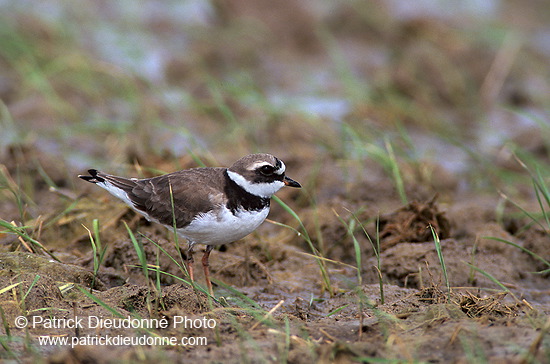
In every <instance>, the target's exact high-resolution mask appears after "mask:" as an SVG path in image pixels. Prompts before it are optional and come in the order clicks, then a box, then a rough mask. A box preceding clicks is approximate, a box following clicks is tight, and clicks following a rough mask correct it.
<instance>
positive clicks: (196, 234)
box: [178, 206, 269, 245]
mask: <svg viewBox="0 0 550 364" xmlns="http://www.w3.org/2000/svg"><path fill="white" fill-rule="evenodd" d="M268 214H269V207H266V208H264V209H263V210H261V211H250V212H249V211H246V210H238V211H237V212H236V214H235V215H233V214H232V213H231V211H230V210H228V209H227V208H225V206H224V207H223V208H222V209H221V210H220V211H219V212H218V213H217V214H216V213H213V212H209V213H206V214H202V215H201V216H200V217H198V218H197V219H195V220H193V222H191V224H189V225H187V226H186V227H185V228H182V229H178V234H179V235H181V236H183V237H184V238H186V239H187V240H189V241H190V242H193V243H200V244H206V245H221V244H226V243H231V242H234V241H236V240H239V239H242V238H244V237H245V236H247V235H248V234H250V233H251V232H253V231H254V230H256V229H257V228H258V226H260V224H261V223H262V222H264V220H265V218H266V217H267V215H268Z"/></svg>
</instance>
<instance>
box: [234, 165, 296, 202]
mask: <svg viewBox="0 0 550 364" xmlns="http://www.w3.org/2000/svg"><path fill="white" fill-rule="evenodd" d="M227 175H228V176H229V178H231V180H233V182H235V183H236V184H238V185H239V186H240V187H242V188H243V189H244V190H245V191H246V192H248V193H250V194H252V195H254V196H258V197H263V198H270V197H271V196H273V195H274V194H275V193H276V192H277V191H279V190H280V189H281V188H283V187H284V185H285V184H284V182H283V181H273V182H271V183H252V182H250V181H247V180H246V179H245V178H244V177H243V176H241V175H240V174H238V173H235V172H233V171H230V170H228V171H227Z"/></svg>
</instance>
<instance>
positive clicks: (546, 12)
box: [0, 0, 550, 218]
mask: <svg viewBox="0 0 550 364" xmlns="http://www.w3.org/2000/svg"><path fill="white" fill-rule="evenodd" d="M0 9H1V11H0V14H1V15H0V99H1V104H0V107H1V118H0V121H1V130H2V132H1V133H0V161H1V162H2V164H3V165H4V167H5V168H6V170H7V172H9V173H8V174H9V175H10V176H11V178H13V180H14V181H15V182H16V184H17V185H19V186H22V187H21V188H23V191H25V192H26V194H27V195H29V196H30V198H29V200H32V199H33V198H34V196H33V195H34V194H36V193H37V192H36V191H35V189H34V188H36V186H37V185H40V184H43V185H44V184H47V185H50V186H52V185H53V186H56V187H66V188H68V189H69V190H74V189H76V190H81V189H82V188H81V186H79V187H76V186H77V185H75V183H77V179H76V177H75V175H76V174H78V173H83V172H84V171H85V169H87V168H90V167H93V168H98V169H102V170H106V171H109V172H111V173H116V174H131V175H138V176H149V175H154V174H158V173H164V172H170V171H173V170H177V169H181V168H185V167H192V166H197V165H230V164H231V163H232V162H233V161H235V160H236V159H238V158H239V157H241V156H242V155H245V154H248V153H251V152H269V153H273V154H275V155H277V156H279V157H280V158H281V159H283V160H284V161H285V162H286V163H287V165H288V166H289V168H288V170H289V174H290V175H291V176H292V177H293V178H295V179H297V180H300V181H301V182H302V183H303V184H305V186H306V191H308V192H307V194H306V195H305V197H303V195H302V205H303V206H306V205H311V203H312V202H316V203H318V202H320V201H324V200H328V199H331V198H333V197H334V196H337V195H338V196H343V197H345V198H348V199H349V198H351V199H353V198H359V197H357V196H358V195H361V193H363V192H362V190H365V189H367V190H368V189H372V186H377V188H382V186H388V188H387V189H386V190H387V192H388V194H390V195H392V196H393V197H396V196H397V197H399V198H398V199H397V200H396V199H393V201H398V202H400V203H404V202H406V201H408V200H410V199H411V198H418V199H429V198H431V196H433V195H434V194H435V193H437V194H439V195H440V198H441V199H442V200H443V201H445V200H447V201H452V200H453V199H455V198H457V196H459V195H461V194H464V193H466V194H470V193H473V194H477V193H483V192H486V191H489V192H490V193H492V194H495V191H497V190H498V191H500V190H503V189H505V190H506V191H505V192H506V193H511V194H516V193H517V194H519V195H522V194H523V196H524V197H529V196H530V197H532V196H533V190H532V188H531V183H530V175H529V173H528V172H527V171H526V168H525V167H528V168H530V170H531V171H535V170H539V171H543V172H544V173H546V172H547V171H548V159H549V141H550V137H549V134H550V127H549V125H550V122H549V119H550V117H549V112H548V111H549V109H550V98H549V97H548V95H550V75H549V74H550V67H548V65H549V64H550V9H549V8H548V6H547V4H546V2H545V1H536V0H532V1H529V2H527V3H526V2H525V1H504V0H501V1H499V0H489V1H485V0H484V1H475V0H471V1H462V2H455V1H444V0H440V1H436V0H433V1H427V0H426V1H416V2H414V5H413V4H412V3H411V2H410V1H405V0H387V1H322V0H309V1H300V2H288V1H276V2H273V1H267V0H257V1H247V0H213V1H194V0H187V1H162V2H159V1H139V2H136V1H117V2H111V1H93V2H82V3H78V4H76V3H74V2H68V1H54V0H51V1H40V2H35V1H17V2H14V1H5V2H1V3H0ZM519 160H521V161H522V162H521V163H520V162H519ZM522 163H523V164H524V165H522ZM14 176H15V177H14ZM25 186H26V187H25ZM25 189H26V190H25ZM363 197H364V196H363ZM12 206H13V204H12ZM9 210H10V209H6V211H9ZM11 210H12V211H14V212H13V214H14V215H16V216H17V215H20V211H19V213H18V212H17V211H16V210H14V209H11ZM7 214H8V216H6V218H11V217H13V216H9V215H11V213H9V212H8V213H7Z"/></svg>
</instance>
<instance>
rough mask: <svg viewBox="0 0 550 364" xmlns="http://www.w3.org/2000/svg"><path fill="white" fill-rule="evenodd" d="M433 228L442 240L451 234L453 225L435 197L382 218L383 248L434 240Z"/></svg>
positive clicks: (381, 237)
mask: <svg viewBox="0 0 550 364" xmlns="http://www.w3.org/2000/svg"><path fill="white" fill-rule="evenodd" d="M430 226H432V227H433V228H434V229H435V231H436V232H437V234H438V236H439V238H440V239H446V238H448V237H449V236H450V233H451V224H450V222H449V220H448V219H447V217H446V216H445V213H444V212H440V211H439V208H438V207H437V205H436V203H435V197H434V198H433V199H432V200H431V201H428V202H418V201H413V202H411V203H409V204H408V205H407V206H404V207H402V208H400V209H398V210H397V211H394V212H392V213H390V214H387V215H383V216H380V241H381V248H382V249H388V248H390V247H392V246H394V245H397V244H399V243H401V242H411V243H415V242H425V241H429V240H432V239H433V236H432V231H431V229H430V228H429V227H430Z"/></svg>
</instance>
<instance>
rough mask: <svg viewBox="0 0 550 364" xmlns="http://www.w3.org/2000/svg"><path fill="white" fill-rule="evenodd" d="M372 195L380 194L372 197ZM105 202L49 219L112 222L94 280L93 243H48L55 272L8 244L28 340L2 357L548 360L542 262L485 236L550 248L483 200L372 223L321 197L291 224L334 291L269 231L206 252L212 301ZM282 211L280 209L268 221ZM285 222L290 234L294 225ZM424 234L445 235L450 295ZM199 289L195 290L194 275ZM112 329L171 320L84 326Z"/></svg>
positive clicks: (156, 238) (160, 239) (13, 303)
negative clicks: (304, 231)
mask: <svg viewBox="0 0 550 364" xmlns="http://www.w3.org/2000/svg"><path fill="white" fill-rule="evenodd" d="M84 188H87V187H84ZM43 193H45V194H47V193H52V192H48V191H43ZM289 193H290V194H289ZM369 193H372V194H373V195H377V194H378V193H377V191H374V190H371V191H370V192H369ZM283 195H285V197H286V198H287V200H290V202H289V203H292V199H295V198H297V196H298V195H297V194H296V193H295V192H292V191H291V192H288V191H286V193H284V194H283ZM92 196H93V199H94V200H95V199H96V198H97V199H99V201H94V200H92V199H91V197H92ZM104 197H105V196H102V195H101V191H93V192H91V195H90V197H82V198H80V199H78V200H76V205H75V208H74V209H73V210H72V211H71V212H69V213H68V214H67V215H66V216H65V217H64V219H63V220H62V221H57V222H56V223H55V224H56V225H57V226H58V228H59V229H60V228H61V227H64V229H68V231H71V230H72V229H75V226H72V227H70V228H69V227H68V225H76V224H80V223H81V221H83V220H82V218H83V216H87V215H86V214H84V215H83V214H82V211H84V210H86V209H88V208H90V205H92V206H96V205H99V204H102V205H105V206H109V208H110V209H111V210H112V211H118V212H117V213H115V215H116V217H115V218H114V221H111V220H109V221H110V223H109V224H108V227H106V228H102V229H101V230H100V231H101V233H100V236H101V241H102V244H104V246H106V249H105V252H104V254H103V257H102V263H101V266H100V267H99V269H98V271H97V273H96V274H94V273H93V272H94V259H93V251H92V250H91V247H90V242H89V236H88V235H87V234H84V235H83V236H81V237H79V238H75V239H73V241H72V242H71V243H69V242H64V243H62V244H58V245H56V244H49V246H47V247H46V248H47V249H48V250H49V253H50V254H52V255H53V256H54V257H56V258H57V259H59V261H56V260H55V259H53V258H52V257H51V256H49V255H47V254H45V253H44V251H40V249H36V248H34V250H35V251H34V252H31V251H28V249H27V247H28V243H27V244H23V242H22V241H21V239H18V238H16V237H13V236H12V235H7V234H4V235H3V236H2V240H1V242H2V245H1V246H2V252H1V253H0V264H1V267H2V269H1V274H0V287H9V286H10V285H12V284H16V286H14V287H12V288H11V289H9V290H7V291H5V292H3V293H2V301H1V302H0V304H1V307H2V315H3V316H2V317H3V319H2V320H3V323H4V324H3V330H9V335H11V337H14V338H15V337H19V338H22V339H21V340H20V341H16V342H15V343H14V342H11V343H10V344H9V346H10V351H11V352H19V353H23V356H22V357H21V358H23V360H25V361H26V360H29V361H32V360H35V359H36V358H37V356H43V355H45V358H46V361H48V362H52V363H60V362H82V361H94V362H105V363H107V362H114V361H118V360H120V359H126V360H131V361H134V360H135V361H145V360H146V361H149V360H159V361H162V362H168V361H178V362H179V361H181V360H184V361H188V360H199V361H227V362H240V361H251V362H258V361H273V360H275V358H279V359H277V360H280V359H281V358H283V359H285V360H287V361H289V362H313V361H315V362H341V361H344V362H347V361H353V360H361V358H364V360H367V359H366V358H375V357H379V358H380V357H383V358H389V359H396V360H405V361H407V360H412V359H414V360H419V361H427V362H457V361H458V362H466V361H469V360H470V359H471V357H470V359H469V355H472V357H473V356H476V357H479V356H480V355H481V356H483V357H484V358H485V359H486V360H487V361H489V362H502V361H507V362H524V361H525V360H535V361H537V360H538V361H541V362H543V361H545V358H546V357H547V355H548V338H547V331H548V329H549V324H548V323H549V319H548V313H549V312H550V298H549V297H550V288H549V286H548V275H547V274H546V275H544V274H543V275H541V274H536V273H534V272H535V271H536V269H541V267H540V261H539V260H537V259H535V258H533V257H532V256H531V255H529V254H527V253H525V252H523V251H522V250H520V249H518V248H516V247H513V246H510V245H507V244H504V243H502V242H499V241H496V240H492V239H491V237H494V238H500V239H506V240H509V241H512V242H514V243H516V244H518V245H520V246H524V247H529V246H530V247H533V249H534V250H535V251H536V254H538V255H540V256H542V257H544V256H546V257H548V256H549V255H550V238H549V237H548V235H547V234H543V233H542V232H541V231H540V230H539V228H538V227H535V226H531V227H530V228H528V229H527V230H525V229H522V230H521V231H520V230H517V229H513V228H512V227H513V225H514V224H516V225H517V224H518V223H519V221H517V222H515V223H512V222H510V223H509V224H508V228H506V227H505V226H502V225H500V224H498V223H497V222H496V221H495V214H494V212H493V211H494V208H492V207H491V204H490V203H489V202H487V203H485V204H480V203H479V201H477V200H475V199H474V200H471V201H466V200H461V201H460V203H456V204H446V205H445V206H442V204H441V203H439V202H438V201H437V199H433V198H432V199H430V200H427V201H424V202H421V201H413V202H411V203H410V204H407V205H405V206H402V207H398V208H397V209H395V210H394V211H389V212H388V213H384V214H380V215H379V216H378V215H373V214H371V213H370V212H369V210H368V209H367V210H363V211H362V212H361V213H359V214H354V215H353V216H352V215H351V213H350V212H349V211H350V210H348V209H345V210H341V211H340V212H339V213H338V212H336V210H335V209H334V205H337V204H336V203H335V201H327V203H326V205H324V204H319V205H317V206H316V214H313V213H308V212H307V210H304V213H303V214H301V215H302V218H303V222H304V225H305V226H314V225H315V224H318V230H319V231H320V235H319V236H323V239H324V241H323V243H322V244H320V242H319V241H317V240H316V239H312V242H313V244H315V246H316V247H317V249H325V250H324V251H320V250H319V254H322V255H323V256H324V257H325V258H327V259H330V261H321V262H322V265H323V266H324V267H325V268H326V272H327V276H328V282H329V283H327V281H324V280H323V275H322V274H321V271H320V268H319V261H317V260H316V259H315V257H314V256H313V255H312V254H311V250H310V248H308V246H307V244H305V242H304V239H303V237H302V236H298V235H296V234H295V233H294V232H293V231H292V230H288V229H284V228H283V227H281V226H277V225H273V224H269V223H265V224H264V226H262V228H260V229H259V230H258V231H257V232H255V233H254V234H252V235H251V236H248V237H246V238H245V239H243V240H242V241H239V242H236V243H234V244H228V245H226V246H224V247H222V248H221V249H220V250H219V251H214V252H213V254H212V257H211V272H212V276H213V278H214V283H215V292H216V298H215V299H212V298H209V297H207V295H206V294H205V293H204V292H203V291H201V290H200V289H198V288H195V289H194V288H193V287H192V286H191V285H190V284H188V283H185V282H182V281H181V280H180V279H179V278H185V277H186V276H185V273H184V271H182V268H181V267H180V266H179V263H180V262H181V258H183V259H185V256H184V255H183V254H184V253H182V256H180V253H179V252H178V250H177V249H176V247H175V244H174V242H173V240H172V239H171V234H170V232H168V231H165V230H164V228H159V227H158V226H156V225H154V224H149V223H148V222H146V221H145V220H144V219H143V218H141V217H139V216H137V215H135V214H134V213H133V212H132V211H130V210H129V209H127V208H126V207H124V206H123V205H121V204H119V202H117V201H115V200H114V199H112V198H110V197H105V198H104ZM362 203H363V201H361V200H358V201H355V202H353V203H352V204H359V205H360V204H362ZM382 203H383V202H382ZM331 206H332V207H331ZM348 207H350V208H351V205H350V206H348ZM92 209H93V207H92ZM322 214H328V215H327V216H323V215H322ZM284 215H285V212H284V211H281V210H280V209H279V208H278V207H277V206H274V213H273V216H274V217H277V218H278V217H281V216H284ZM330 215H331V216H330ZM92 216H93V215H92ZM273 216H272V217H273ZM89 217H90V216H87V217H84V220H86V219H87V218H89ZM353 219H357V220H356V221H359V222H361V225H362V226H363V227H364V229H365V230H364V231H363V229H362V228H356V229H355V230H354V234H355V236H356V243H357V244H358V247H359V249H360V255H361V257H362V260H361V267H360V272H361V273H360V279H361V280H360V281H359V280H358V276H357V270H356V269H355V266H356V262H357V260H356V255H355V253H354V249H355V248H354V242H353V239H352V238H351V237H350V235H349V233H348V230H347V228H346V227H345V224H343V222H342V221H351V220H353ZM282 220H283V221H285V222H287V223H290V224H292V223H291V220H290V219H289V218H288V217H286V218H283V219H282ZM377 220H378V221H379V223H378V226H379V229H380V234H379V236H380V255H379V259H380V263H378V261H377V258H376V256H375V254H374V253H373V246H372V245H371V244H370V243H369V241H368V239H367V238H366V235H365V232H366V233H369V234H370V235H371V236H375V235H374V234H375V226H376V221H377ZM101 221H105V220H103V219H101ZM319 221H321V222H322V223H321V224H319ZM123 222H126V223H127V224H128V225H129V227H130V228H131V229H132V230H134V231H139V232H140V233H139V234H137V235H136V241H138V242H139V243H140V244H142V246H143V251H144V254H145V257H146V260H147V262H148V263H149V264H150V266H151V267H158V272H161V273H158V274H157V271H156V270H155V269H151V270H149V273H148V277H147V278H145V275H144V273H143V270H142V269H141V267H140V265H139V257H138V254H137V253H136V249H135V247H134V245H133V243H132V241H131V239H130V238H129V237H128V234H127V233H125V232H124V230H125V229H124V228H123ZM294 225H295V224H294ZM429 226H433V227H434V228H435V231H437V232H439V237H440V239H441V247H442V255H443V257H444V263H445V266H446V269H447V273H448V278H449V284H450V287H451V289H450V290H448V289H447V286H446V284H445V281H444V276H443V274H442V269H441V263H440V260H439V258H438V254H437V252H436V248H435V244H434V238H433V235H432V232H431V230H430V229H429ZM153 242H154V243H153ZM179 243H180V244H182V245H183V246H185V244H184V242H179ZM534 247H536V248H534ZM31 250H33V249H31ZM184 251H185V249H182V252H184ZM474 266H475V267H476V268H475V269H474V268H473V267H474ZM376 267H379V271H378V270H377V269H378V268H376ZM483 272H486V273H488V274H490V276H488V275H487V274H485V273H483ZM198 273H199V272H198ZM379 276H381V277H382V282H383V285H382V287H380V284H379V281H378V277H379ZM178 277H179V278H178ZM496 281H498V282H500V284H502V285H503V286H500V284H498V283H496ZM198 283H199V284H203V283H204V282H203V277H202V276H201V275H199V277H198ZM381 289H382V290H383V293H382V292H381ZM238 292H240V293H238ZM270 310H272V312H270V313H267V312H268V311H270ZM18 316H24V317H26V318H27V319H28V320H29V321H30V322H33V321H32V320H39V318H41V319H42V320H45V321H40V323H37V324H36V325H35V327H27V328H18V327H17V326H15V322H16V318H17V317H18ZM37 317H38V318H37ZM183 317H185V318H187V319H190V320H199V321H200V320H205V319H207V320H209V319H211V320H213V321H211V322H213V323H215V324H214V327H212V328H209V327H204V326H198V327H185V328H184V327H181V326H177V325H176V324H175V323H176V322H178V320H181V319H182V318H183ZM71 318H80V319H82V320H83V322H84V324H83V326H82V327H78V328H74V327H51V326H47V325H45V324H44V323H43V322H49V321H48V320H50V321H51V320H55V319H59V322H66V320H69V319H71ZM109 318H110V319H116V318H119V319H123V318H133V319H138V318H139V319H165V320H167V322H168V323H169V325H168V327H166V328H157V329H144V328H143V327H139V328H138V329H136V328H110V327H99V328H98V327H96V326H97V325H95V324H93V323H95V322H96V321H97V320H99V319H109ZM89 319H90V320H92V321H88V320H89ZM64 320H65V321H64ZM93 320H95V321H93ZM199 321H197V322H199ZM37 322H38V321H37ZM90 322H92V323H90ZM4 332H5V331H4ZM45 335H47V336H50V337H60V338H63V337H65V338H69V339H70V340H78V339H80V340H91V339H90V337H98V336H101V337H140V336H143V335H146V336H147V337H154V336H160V337H168V338H176V339H177V340H181V338H183V337H192V338H197V337H200V338H205V339H204V340H206V341H205V342H206V343H207V344H206V345H198V344H197V343H193V344H190V345H184V346H182V345H164V346H159V345H144V346H140V345H133V346H132V345H111V346H101V345H100V344H98V343H94V342H87V343H85V342H82V343H79V345H76V346H75V347H72V348H71V347H70V345H67V346H63V345H59V344H51V345H37V344H36V340H37V339H38V337H40V336H45ZM25 337H26V338H27V339H23V338H25ZM82 344H84V345H82ZM86 344H87V345H86ZM98 348H101V350H98ZM25 358H26V359H25ZM182 358H185V359H182Z"/></svg>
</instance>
